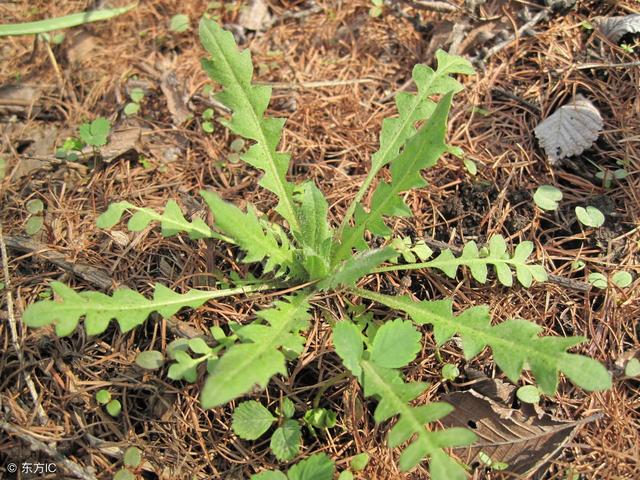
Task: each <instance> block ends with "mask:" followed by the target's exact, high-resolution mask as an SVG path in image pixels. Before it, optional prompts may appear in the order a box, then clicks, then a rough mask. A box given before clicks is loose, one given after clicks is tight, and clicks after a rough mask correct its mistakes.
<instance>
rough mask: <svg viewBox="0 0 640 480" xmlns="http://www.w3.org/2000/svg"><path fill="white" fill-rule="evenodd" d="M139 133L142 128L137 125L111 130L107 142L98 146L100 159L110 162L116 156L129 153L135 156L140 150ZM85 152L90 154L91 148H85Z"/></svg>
mask: <svg viewBox="0 0 640 480" xmlns="http://www.w3.org/2000/svg"><path fill="white" fill-rule="evenodd" d="M141 134H142V129H140V128H139V127H132V128H124V129H122V130H115V131H113V132H111V134H110V135H109V143H107V144H106V145H105V146H104V147H101V148H100V156H101V157H102V161H103V162H106V163H110V162H113V161H114V160H117V159H118V158H122V157H125V156H129V155H130V156H132V157H134V156H135V157H137V153H138V151H139V150H140V136H141ZM85 153H86V154H90V153H91V149H90V148H88V149H85Z"/></svg>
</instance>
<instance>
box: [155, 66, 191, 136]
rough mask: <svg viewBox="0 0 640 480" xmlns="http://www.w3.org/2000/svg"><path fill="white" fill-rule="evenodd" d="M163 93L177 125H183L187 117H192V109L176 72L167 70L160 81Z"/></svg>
mask: <svg viewBox="0 0 640 480" xmlns="http://www.w3.org/2000/svg"><path fill="white" fill-rule="evenodd" d="M160 88H161V89H162V93H164V96H165V97H166V99H167V108H168V109H169V112H171V116H172V117H173V123H174V124H175V125H181V124H182V123H184V122H185V121H186V120H187V119H189V118H191V116H192V115H191V111H190V110H189V108H187V103H186V100H185V97H186V95H185V93H184V89H183V88H182V86H181V85H180V83H179V82H178V78H177V77H176V74H175V72H172V71H166V72H165V73H164V74H163V75H162V81H161V82H160Z"/></svg>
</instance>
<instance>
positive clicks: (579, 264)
mask: <svg viewBox="0 0 640 480" xmlns="http://www.w3.org/2000/svg"><path fill="white" fill-rule="evenodd" d="M586 265H587V264H586V263H585V262H584V260H574V261H573V262H571V271H573V272H579V271H580V270H584V267H586Z"/></svg>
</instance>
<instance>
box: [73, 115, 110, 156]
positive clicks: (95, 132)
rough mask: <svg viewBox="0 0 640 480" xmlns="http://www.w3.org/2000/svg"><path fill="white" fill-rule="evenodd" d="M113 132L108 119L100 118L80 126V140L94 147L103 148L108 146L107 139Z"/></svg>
mask: <svg viewBox="0 0 640 480" xmlns="http://www.w3.org/2000/svg"><path fill="white" fill-rule="evenodd" d="M110 131H111V124H110V123H109V120H107V119H106V118H102V117H98V118H96V119H95V120H94V121H92V122H91V123H83V124H82V125H80V128H79V132H80V139H81V140H82V141H83V142H84V143H86V144H87V145H91V146H92V147H94V149H95V148H97V147H102V146H104V145H106V144H107V137H108V136H109V132H110Z"/></svg>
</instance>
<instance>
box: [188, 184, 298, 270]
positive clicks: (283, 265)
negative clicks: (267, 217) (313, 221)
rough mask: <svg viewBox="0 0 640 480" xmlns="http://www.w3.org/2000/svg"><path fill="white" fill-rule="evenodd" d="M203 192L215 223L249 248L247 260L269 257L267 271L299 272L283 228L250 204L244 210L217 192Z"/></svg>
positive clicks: (256, 260)
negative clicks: (269, 220)
mask: <svg viewBox="0 0 640 480" xmlns="http://www.w3.org/2000/svg"><path fill="white" fill-rule="evenodd" d="M200 194H201V195H202V197H203V198H204V200H205V202H206V203H207V205H208V206H209V208H210V209H211V211H212V212H213V215H214V218H215V221H214V223H215V226H216V228H217V229H218V230H220V231H221V232H222V233H224V234H225V235H228V236H229V237H231V238H232V240H233V241H234V243H236V244H237V245H238V246H239V247H240V248H241V249H242V250H244V251H245V252H246V256H245V258H244V259H243V261H244V262H246V263H252V262H261V261H262V260H264V259H266V263H265V266H264V272H265V273H269V272H272V271H276V273H284V272H286V271H291V272H293V273H294V274H295V272H297V271H298V270H297V268H296V262H295V261H294V260H295V255H294V250H293V248H292V247H291V245H290V243H289V240H288V238H287V237H286V236H285V235H284V232H282V231H281V230H279V229H278V228H277V227H276V226H275V225H274V224H270V223H268V222H263V221H261V220H260V219H259V218H258V216H257V215H256V210H255V209H254V208H253V207H251V206H250V207H249V208H248V209H247V212H246V213H244V212H242V210H240V209H239V208H238V207H236V206H235V205H233V204H232V203H229V202H225V201H224V200H222V199H221V198H220V197H219V196H218V195H217V194H216V193H214V192H207V191H204V190H203V191H201V192H200Z"/></svg>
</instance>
